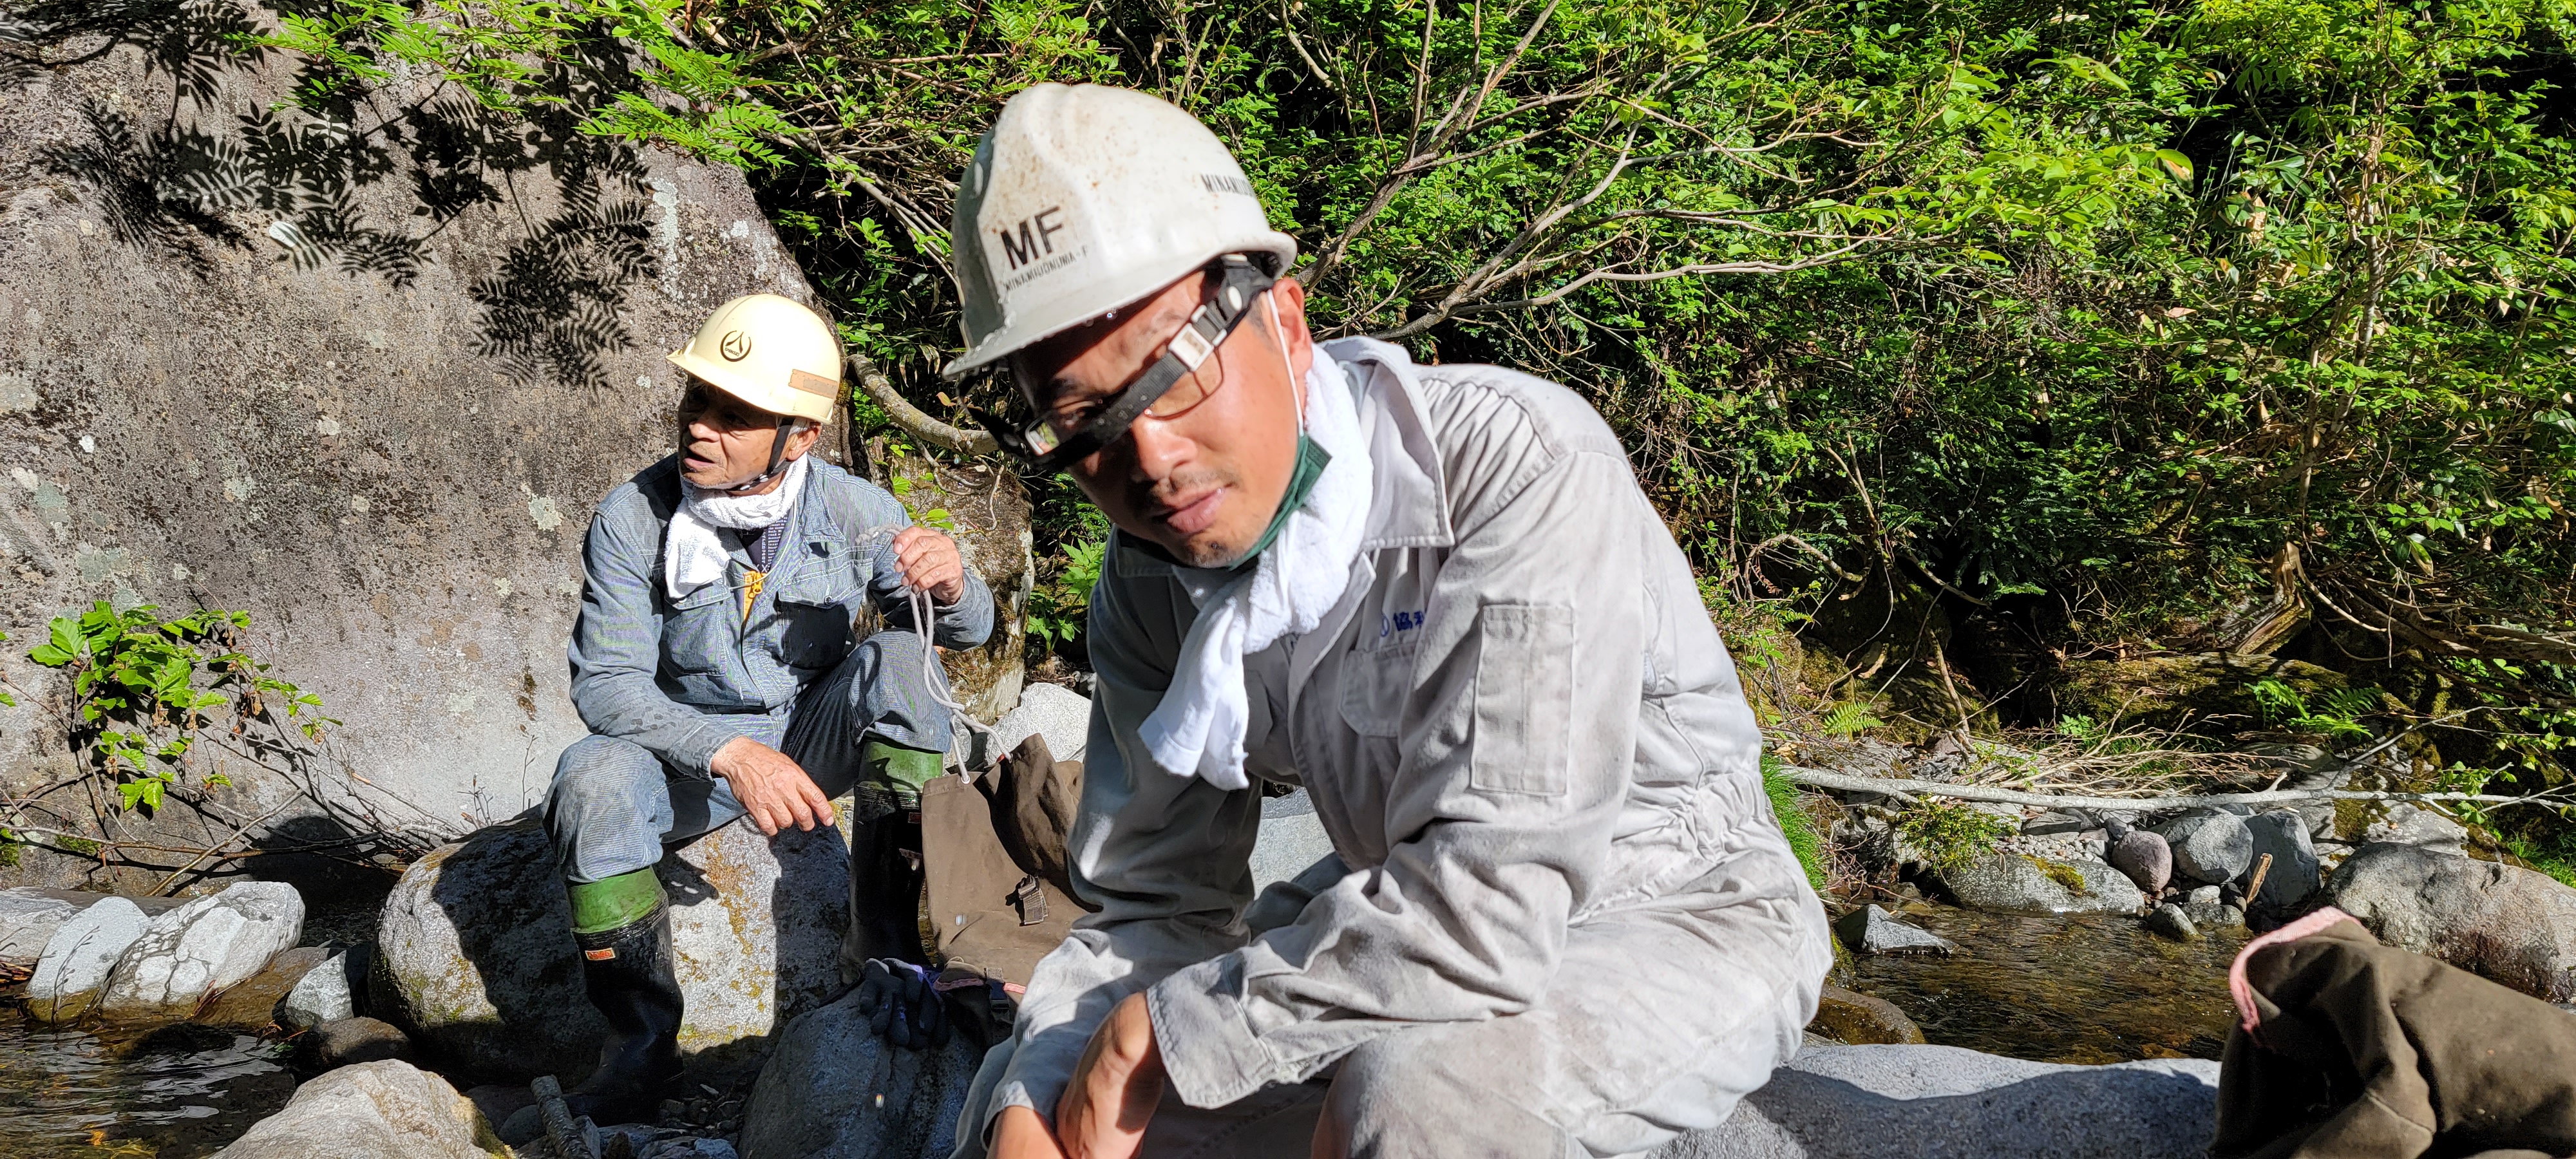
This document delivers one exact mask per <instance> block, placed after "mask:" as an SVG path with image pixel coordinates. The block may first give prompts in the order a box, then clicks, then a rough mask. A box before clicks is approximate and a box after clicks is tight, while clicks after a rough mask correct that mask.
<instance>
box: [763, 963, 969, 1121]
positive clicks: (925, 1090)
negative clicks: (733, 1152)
mask: <svg viewBox="0 0 2576 1159" xmlns="http://www.w3.org/2000/svg"><path fill="white" fill-rule="evenodd" d="M858 1001H859V996H858V994H857V992H855V991H853V992H851V993H850V994H848V995H846V996H844V997H843V998H842V999H841V1000H840V1001H838V1002H834V1003H832V1004H831V1005H829V1006H826V1007H824V1008H822V1009H820V1010H816V1011H814V1012H813V1013H811V1014H807V1015H805V1016H804V1017H802V1018H799V1019H797V1020H796V1021H795V1023H794V1024H792V1025H790V1026H789V1027H788V1028H787V1034H786V1037H785V1038H784V1040H782V1041H781V1042H780V1043H779V1046H778V1053H777V1054H775V1055H773V1056H771V1058H770V1060H769V1065H768V1066H766V1067H764V1068H762V1070H761V1072H760V1081H759V1082H758V1083H757V1084H756V1085H754V1086H753V1087H752V1091H751V1101H750V1102H749V1103H747V1104H745V1106H744V1108H743V1131H742V1137H741V1139H740V1140H739V1141H738V1143H739V1146H740V1148H741V1151H742V1159H821V1157H825V1156H828V1157H830V1159H898V1157H904V1156H914V1155H946V1154H948V1152H949V1150H950V1149H951V1148H952V1147H954V1146H955V1145H956V1138H957V1117H958V1115H959V1114H961V1113H962V1112H963V1110H964V1108H965V1105H966V1088H967V1086H968V1084H970V1083H972V1082H973V1081H974V1078H975V1068H976V1066H977V1065H978V1064H979V1063H981V1062H982V1061H983V1057H984V1051H983V1049H982V1048H981V1047H978V1046H976V1045H975V1043H974V1042H973V1041H972V1036H970V1035H966V1034H957V1033H952V1034H950V1035H949V1038H948V1041H947V1042H946V1043H944V1044H942V1045H939V1046H934V1047H931V1048H929V1049H927V1050H903V1049H898V1048H895V1047H890V1046H888V1045H886V1042H885V1040H884V1039H882V1038H879V1037H878V1036H877V1035H876V1034H875V1032H874V1031H872V1030H871V1029H870V1028H869V1026H868V1017H867V1015H864V1014H861V1013H859V1009H858Z"/></svg>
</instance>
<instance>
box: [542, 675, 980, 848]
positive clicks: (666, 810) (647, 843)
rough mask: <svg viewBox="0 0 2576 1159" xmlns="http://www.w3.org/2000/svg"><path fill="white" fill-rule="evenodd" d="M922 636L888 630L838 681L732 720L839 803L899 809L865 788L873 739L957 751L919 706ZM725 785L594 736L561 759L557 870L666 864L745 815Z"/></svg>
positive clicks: (550, 830)
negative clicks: (853, 800)
mask: <svg viewBox="0 0 2576 1159" xmlns="http://www.w3.org/2000/svg"><path fill="white" fill-rule="evenodd" d="M922 651H923V649H922V643H921V637H919V636H917V635H915V634H913V633H910V632H879V633H877V634H875V635H873V636H870V637H868V638H867V639H865V640H862V641H860V642H859V644H858V646H857V647H856V648H853V649H851V651H850V655H849V657H848V658H847V659H844V660H843V661H841V663H840V665H839V666H838V667H836V668H834V669H833V670H832V671H831V673H830V674H828V675H826V676H824V677H822V678H820V679H817V680H816V681H814V682H813V683H812V684H810V685H807V686H806V688H805V690H804V692H802V693H800V694H798V696H797V697H796V699H795V700H793V701H790V702H789V703H788V704H787V705H785V706H783V707H781V708H778V709H775V710H772V711H770V712H767V713H746V714H742V715H739V716H733V717H730V718H728V719H729V720H730V721H731V722H732V723H735V724H736V725H737V726H738V727H740V728H741V730H742V733H743V735H746V736H749V737H751V738H752V739H753V740H757V741H759V742H760V743H762V744H765V745H768V746H770V747H771V748H774V749H777V750H778V751H780V752H782V753H785V754H786V755H787V757H788V759H790V760H793V761H795V762H796V763H797V764H798V765H800V766H803V768H804V769H805V775H806V776H808V777H812V778H813V779H814V784H815V786H816V787H818V788H820V789H821V790H822V791H823V795H824V796H825V797H827V798H833V799H837V798H839V797H840V796H841V795H842V794H843V793H848V792H850V791H851V789H852V787H853V786H854V785H855V786H859V788H860V792H859V794H858V807H859V812H860V814H861V815H860V816H859V817H856V818H853V819H852V821H853V822H864V821H871V820H874V819H875V817H876V816H877V815H879V814H882V813H885V812H887V811H889V810H890V809H892V808H894V807H896V805H897V804H898V801H896V800H895V795H896V794H898V793H899V792H901V791H902V790H901V789H899V788H898V787H894V786H883V785H863V784H861V781H862V779H863V778H864V777H865V776H866V769H865V767H864V765H863V763H862V762H861V760H860V756H859V747H860V744H861V742H862V741H863V740H864V739H865V738H866V737H867V736H869V735H870V734H874V735H876V736H879V737H883V738H888V739H892V740H894V741H895V742H896V743H899V744H903V745H907V746H910V747H914V748H926V749H941V750H944V749H946V748H947V747H948V741H949V728H950V725H949V720H948V710H947V709H945V708H940V707H938V706H937V705H927V706H924V705H920V704H917V703H915V702H916V701H918V700H919V699H920V697H919V696H918V695H916V694H914V693H913V692H912V690H911V687H912V686H913V685H917V684H919V683H920V675H919V673H920V671H921V668H920V666H921V664H922V663H923V656H922ZM743 812H744V810H743V807H742V803H741V802H739V801H736V800H734V797H733V789H732V787H731V786H730V785H727V784H726V783H725V781H724V780H723V779H722V778H720V777H709V776H706V775H704V774H702V773H698V772H692V771H687V770H681V769H674V768H671V767H670V766H668V765H665V764H663V763H662V760H661V758H659V757H656V756H654V755H653V753H652V752H651V751H649V750H647V749H646V748H644V746H642V745H639V744H636V743H635V742H633V741H628V740H621V739H619V738H617V737H612V736H601V735H598V734H595V733H594V734H592V735H590V736H587V737H584V738H582V739H581V740H578V741H575V742H574V743H573V744H572V746H571V747H569V748H566V749H565V750H564V751H563V755H562V756H561V757H559V758H557V759H556V761H555V779H554V784H553V786H552V787H551V788H549V789H548V790H547V793H546V808H545V824H546V834H547V836H548V838H549V839H550V840H552V842H553V843H554V850H555V863H556V865H557V866H559V867H560V868H561V869H562V871H563V875H564V880H565V881H567V882H570V883H572V884H575V885H579V884H582V883H585V882H593V881H601V880H604V879H607V878H611V877H615V876H617V875H618V874H621V873H630V872H633V871H635V870H638V869H642V868H644V867H646V866H649V865H654V864H657V863H659V862H660V861H661V860H662V849H663V847H664V846H666V845H676V844H678V843H680V842H684V841H687V840H689V839H691V838H693V837H697V836H699V835H701V834H705V833H710V832H713V831H714V830H715V829H716V828H717V827H719V826H722V825H724V824H726V823H727V822H730V821H732V820H733V819H735V818H737V817H740V816H742V815H743Z"/></svg>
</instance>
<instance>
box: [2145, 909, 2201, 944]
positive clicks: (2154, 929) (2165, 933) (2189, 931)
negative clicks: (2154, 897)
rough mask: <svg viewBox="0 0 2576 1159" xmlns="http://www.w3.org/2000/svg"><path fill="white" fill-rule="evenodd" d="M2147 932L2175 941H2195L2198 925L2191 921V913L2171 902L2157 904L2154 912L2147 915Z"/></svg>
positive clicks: (2198, 931) (2198, 933)
mask: <svg viewBox="0 0 2576 1159" xmlns="http://www.w3.org/2000/svg"><path fill="white" fill-rule="evenodd" d="M2147 932H2148V933H2151V934H2154V935H2156V936H2157V937H2162V938H2172V939H2173V940H2175V941H2177V942H2189V941H2196V940H2198V939H2199V937H2200V927H2199V926H2197V925H2195V924H2193V923H2192V920H2191V915H2190V914H2189V913H2187V912H2185V911H2184V909H2183V907H2181V906H2178V905H2175V904H2174V903H2172V902H2166V903H2165V904H2163V905H2160V906H2157V907H2156V912H2154V913H2151V914H2148V915H2147Z"/></svg>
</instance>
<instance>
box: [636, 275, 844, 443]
mask: <svg viewBox="0 0 2576 1159" xmlns="http://www.w3.org/2000/svg"><path fill="white" fill-rule="evenodd" d="M671 365H673V366H677V367H679V368H680V369H682V370H685V371H688V372H689V373H691V374H694V375H696V376H698V377H699V378H702V379H705V380H706V382H707V384H708V385H709V386H713V387H715V388H717V389H719V390H722V391H724V392H725V393H726V394H730V395H732V396H734V397H735V398H738V399H741V400H742V401H744V402H747V403H750V404H751V405H753V406H756V407H759V408H760V409H762V410H765V411H768V412H769V413H771V414H781V415H794V416H795V417H797V418H801V419H812V420H814V421H815V422H817V423H828V422H830V421H832V412H833V410H835V409H837V408H838V406H839V404H840V401H841V342H840V339H838V338H836V337H834V336H833V334H832V327H831V325H830V324H829V323H826V322H824V321H823V318H822V316H821V315H819V314H816V313H815V312H813V311H812V310H808V309H806V308H805V307H803V306H800V305H798V304H796V303H795V302H794V301H791V300H789V299H786V298H782V297H779V296H778V295H776V294H745V295H743V296H742V297H739V298H736V299H734V300H733V301H730V302H727V303H725V304H724V305H722V306H718V307H716V312H715V313H714V314H712V315H709V316H708V317H707V321H706V325H703V326H700V327H698V334H697V337H695V338H691V339H689V344H688V345H686V346H683V347H681V348H679V349H677V350H674V351H672V352H671Z"/></svg>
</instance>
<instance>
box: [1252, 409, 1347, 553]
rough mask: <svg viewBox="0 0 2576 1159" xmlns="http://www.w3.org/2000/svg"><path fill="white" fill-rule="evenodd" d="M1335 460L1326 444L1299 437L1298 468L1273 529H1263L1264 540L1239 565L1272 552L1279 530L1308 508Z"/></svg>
mask: <svg viewBox="0 0 2576 1159" xmlns="http://www.w3.org/2000/svg"><path fill="white" fill-rule="evenodd" d="M1332 461H1333V455H1332V452H1330V451H1327V450H1325V449H1324V445H1323V444H1322V443H1318V442H1316V441H1315V440H1313V439H1310V438H1307V437H1306V436H1305V435H1304V434H1303V433H1300V434H1299V435H1298V436H1297V468H1296V470H1294V471H1292V472H1290V473H1289V475H1288V493H1287V494H1286V495H1282V496H1280V497H1279V510H1278V511H1276V512H1273V513H1272V514H1271V516H1270V526H1268V527H1265V528H1263V529H1262V530H1261V538H1260V539H1258V540H1256V541H1254V542H1253V545H1252V550H1250V551H1247V552H1244V553H1243V562H1242V563H1239V564H1236V565H1235V566H1237V567H1241V566H1244V565H1245V564H1249V563H1251V562H1252V561H1254V560H1256V559H1259V558H1261V553H1262V552H1265V551H1268V550H1270V544H1271V541H1273V540H1276V539H1278V538H1279V530H1280V529H1281V528H1283V527H1286V526H1288V516H1290V515H1291V514H1294V513H1295V512H1296V510H1297V509H1298V508H1300V507H1303V506H1305V505H1306V496H1307V495H1309V494H1311V493H1313V492H1314V490H1315V480H1317V479H1321V478H1323V477H1324V465H1325V464H1327V463H1330V462H1332Z"/></svg>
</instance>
